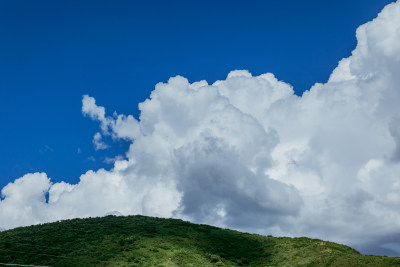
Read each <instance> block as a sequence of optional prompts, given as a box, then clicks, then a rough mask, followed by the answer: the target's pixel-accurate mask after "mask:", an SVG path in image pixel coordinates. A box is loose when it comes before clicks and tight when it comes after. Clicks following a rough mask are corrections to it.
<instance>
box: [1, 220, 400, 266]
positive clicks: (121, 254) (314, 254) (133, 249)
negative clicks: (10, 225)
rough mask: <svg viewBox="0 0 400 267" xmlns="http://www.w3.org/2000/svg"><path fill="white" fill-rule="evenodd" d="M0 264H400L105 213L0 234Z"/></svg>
mask: <svg viewBox="0 0 400 267" xmlns="http://www.w3.org/2000/svg"><path fill="white" fill-rule="evenodd" d="M0 262H1V263H14V264H33V265H42V266H43V265H45V266H374V267H376V266H400V259H398V258H392V257H382V256H366V255H361V254H360V253H359V252H357V251H356V250H354V249H352V248H350V247H347V246H344V245H339V244H336V243H331V242H325V241H322V240H318V239H309V238H305V237H301V238H287V237H272V236H260V235H255V234H247V233H241V232H237V231H233V230H227V229H220V228H216V227H212V226H208V225H197V224H192V223H189V222H185V221H182V220H177V219H160V218H152V217H145V216H127V217H122V216H119V217H117V216H107V217H103V218H88V219H73V220H66V221H60V222H55V223H48V224H42V225H36V226H29V227H20V228H16V229H13V230H9V231H4V232H1V233H0Z"/></svg>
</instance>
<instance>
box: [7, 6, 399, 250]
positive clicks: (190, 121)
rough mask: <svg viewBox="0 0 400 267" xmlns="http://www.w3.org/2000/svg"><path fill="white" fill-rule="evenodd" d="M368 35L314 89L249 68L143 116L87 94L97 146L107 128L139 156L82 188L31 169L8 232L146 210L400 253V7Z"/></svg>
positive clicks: (87, 178) (167, 96) (156, 104)
mask: <svg viewBox="0 0 400 267" xmlns="http://www.w3.org/2000/svg"><path fill="white" fill-rule="evenodd" d="M356 36H357V40H358V44H357V47H356V48H355V50H354V51H353V52H352V55H351V56H350V57H349V58H345V59H343V60H341V61H340V62H339V64H338V66H337V68H336V69H335V70H334V71H333V72H332V74H331V76H330V78H329V81H328V82H327V83H325V84H319V83H317V84H315V85H314V86H313V87H312V88H311V89H310V90H309V91H306V92H305V93H304V94H303V95H302V96H301V97H299V96H296V95H295V94H294V91H293V89H292V87H291V86H290V85H289V84H287V83H285V82H282V81H279V80H278V79H277V78H276V77H275V76H274V75H273V74H271V73H267V74H263V75H260V76H252V75H251V74H250V73H249V72H248V71H245V70H236V71H232V72H230V73H229V75H228V76H227V78H226V79H225V80H222V81H216V82H215V83H213V84H208V83H207V82H206V81H199V82H194V83H189V82H188V80H187V79H185V78H184V77H181V76H177V77H173V78H170V79H169V81H168V82H167V83H159V84H157V85H156V87H155V89H154V91H153V92H152V93H151V95H150V98H149V99H147V100H146V101H145V102H143V103H140V104H139V109H140V112H141V113H140V117H139V118H134V117H133V116H131V115H118V114H116V113H114V114H113V115H111V116H107V115H106V114H107V113H106V110H105V108H104V107H101V106H98V105H97V104H96V101H95V99H94V98H93V97H91V96H87V95H85V96H84V97H83V100H82V113H83V114H84V115H86V116H89V117H90V118H92V119H93V120H96V121H99V123H100V129H101V133H96V134H95V136H94V140H93V142H94V144H95V146H96V149H105V148H107V147H108V145H106V144H104V143H103V142H102V139H101V138H102V135H106V136H107V135H108V136H112V138H114V139H124V140H127V141H129V142H131V145H130V148H129V151H127V152H126V155H125V156H126V160H122V159H121V158H116V159H115V162H114V167H113V169H111V170H110V171H107V170H104V169H100V170H97V171H88V172H87V173H85V174H83V175H82V176H81V177H80V182H79V183H78V184H68V183H65V182H61V183H52V182H51V180H50V178H48V177H47V175H46V174H45V173H32V174H26V175H25V176H23V177H21V178H19V179H17V180H15V181H14V182H13V183H10V184H8V185H7V186H5V187H4V188H3V189H2V191H1V194H2V200H1V201H0V227H2V228H7V229H8V228H12V227H16V226H22V225H30V224H37V223H41V222H49V221H55V220H59V219H67V218H75V217H89V216H103V215H105V214H107V213H118V214H124V215H128V214H144V215H151V216H161V217H177V218H183V219H187V220H190V221H193V222H198V223H207V224H213V225H217V226H224V227H230V228H235V229H239V230H245V231H250V232H257V233H261V234H273V235H286V236H304V235H305V236H311V237H318V238H322V239H329V240H332V241H336V242H341V243H345V244H348V245H352V246H354V247H356V248H357V249H360V250H361V251H363V252H366V253H385V254H397V255H400V211H399V206H400V2H399V1H397V2H396V3H392V4H390V5H388V6H386V7H385V8H384V9H383V11H382V12H381V13H380V14H379V15H378V17H377V18H376V19H374V20H373V21H371V22H369V23H366V24H364V25H362V26H360V27H359V28H358V29H357V33H356ZM47 194H48V199H47V200H46V195H47Z"/></svg>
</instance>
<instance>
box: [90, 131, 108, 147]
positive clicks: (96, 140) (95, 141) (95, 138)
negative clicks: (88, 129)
mask: <svg viewBox="0 0 400 267" xmlns="http://www.w3.org/2000/svg"><path fill="white" fill-rule="evenodd" d="M93 145H94V149H95V150H103V149H107V148H109V147H110V146H109V145H107V144H106V143H104V142H103V140H102V136H101V133H96V134H95V135H94V136H93Z"/></svg>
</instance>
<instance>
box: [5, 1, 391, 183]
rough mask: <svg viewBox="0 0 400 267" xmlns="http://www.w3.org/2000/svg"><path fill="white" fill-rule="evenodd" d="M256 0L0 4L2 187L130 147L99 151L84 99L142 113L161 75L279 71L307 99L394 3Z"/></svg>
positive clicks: (61, 176)
mask: <svg viewBox="0 0 400 267" xmlns="http://www.w3.org/2000/svg"><path fill="white" fill-rule="evenodd" d="M250 2H251V4H249V1H237V0H234V1H232V0H229V1H225V0H219V1H67V2H64V1H20V0H13V1H1V3H0V36H1V42H0V73H1V74H0V75H1V76H0V114H1V115H0V123H1V125H2V130H1V132H0V147H1V153H0V188H1V187H3V186H4V185H6V184H7V183H8V182H10V181H13V180H14V179H16V178H18V177H20V176H22V175H23V174H25V173H27V172H35V171H46V172H47V173H48V175H49V176H51V177H53V179H54V181H59V180H64V181H70V182H77V181H78V178H79V175H80V174H82V173H83V172H84V171H86V170H89V169H97V168H100V167H105V168H109V167H110V166H109V165H107V164H105V163H104V162H103V160H104V157H105V156H106V155H107V156H110V157H111V156H114V155H116V154H118V153H121V152H122V151H124V150H126V146H127V145H126V144H124V143H123V142H119V143H113V147H112V148H111V149H109V150H107V151H97V152H96V151H95V150H94V149H93V144H92V142H91V140H92V137H93V134H94V133H95V132H96V131H97V124H96V123H94V122H92V121H90V120H88V119H87V118H84V117H83V116H82V114H81V98H82V95H83V94H89V95H93V96H95V97H96V100H97V101H98V103H100V104H101V105H103V106H106V107H107V109H108V111H110V112H112V111H117V112H119V113H125V114H133V115H135V116H137V115H138V110H137V104H138V103H139V102H142V101H143V100H145V99H146V98H147V97H148V96H149V93H150V92H151V91H152V90H153V89H154V86H155V84H156V83H158V82H164V81H166V80H167V79H168V78H169V77H171V76H175V75H178V74H179V75H182V76H184V77H187V78H188V79H189V80H190V81H197V80H202V79H205V80H207V81H209V82H213V81H215V80H219V79H225V78H226V75H227V74H228V72H229V71H231V70H234V69H247V70H249V71H250V72H251V73H253V74H254V75H259V74H261V73H265V72H272V73H274V74H275V75H276V76H277V78H278V79H280V80H284V81H285V82H288V83H290V84H292V85H293V86H294V88H295V91H296V93H297V94H301V93H302V92H303V91H304V90H307V89H309V88H310V86H311V85H312V84H314V83H315V82H326V80H327V78H328V76H329V74H330V73H331V71H332V69H333V68H334V67H336V65H337V62H338V60H340V59H341V58H343V57H347V56H349V55H350V52H351V50H352V49H354V47H355V44H356V39H355V29H356V28H357V27H358V26H359V25H361V24H363V23H365V22H367V21H369V20H371V19H372V18H374V17H375V16H376V14H377V13H378V12H379V11H380V10H381V9H382V8H383V7H384V5H386V4H387V3H390V2H391V1H388V0H385V1H382V0H356V1H337V0H335V1H250ZM78 148H79V149H80V151H81V153H77V151H78ZM88 157H94V158H95V159H96V161H95V162H93V161H92V160H88Z"/></svg>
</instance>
